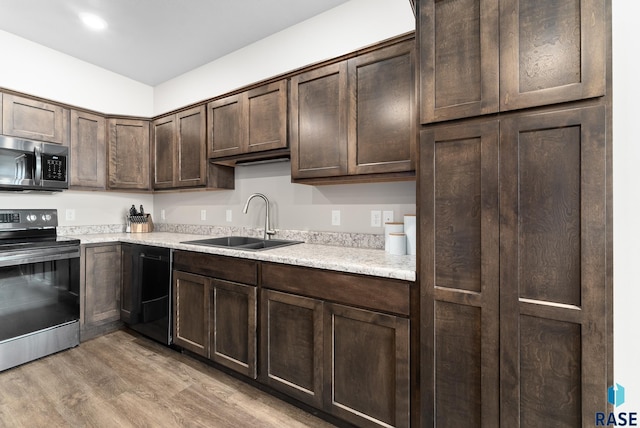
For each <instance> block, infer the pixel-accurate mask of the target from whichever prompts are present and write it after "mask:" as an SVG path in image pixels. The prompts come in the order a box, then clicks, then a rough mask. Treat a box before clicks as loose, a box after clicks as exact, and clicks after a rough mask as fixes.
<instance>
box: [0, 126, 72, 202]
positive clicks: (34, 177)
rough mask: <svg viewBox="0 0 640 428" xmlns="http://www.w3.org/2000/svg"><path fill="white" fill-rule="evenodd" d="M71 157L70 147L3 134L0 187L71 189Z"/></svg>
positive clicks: (1, 137) (8, 188) (6, 188)
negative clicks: (69, 165) (69, 176)
mask: <svg viewBox="0 0 640 428" xmlns="http://www.w3.org/2000/svg"><path fill="white" fill-rule="evenodd" d="M68 159H69V148H68V147H65V146H61V145H58V144H49V143H43V142H40V141H31V140H22V139H19V138H12V137H6V136H1V135H0V190H13V191H34V190H35V191H38V190H39V191H49V192H57V191H61V190H65V189H68V188H69V179H68V174H67V166H68Z"/></svg>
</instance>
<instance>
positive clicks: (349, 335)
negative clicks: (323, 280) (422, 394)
mask: <svg viewBox="0 0 640 428" xmlns="http://www.w3.org/2000/svg"><path fill="white" fill-rule="evenodd" d="M324 330H325V335H326V339H325V343H326V344H327V345H326V347H325V373H326V374H327V376H326V377H325V403H327V404H326V405H327V409H328V410H329V411H330V412H331V413H333V414H335V415H336V416H338V417H340V418H343V419H345V420H347V421H349V422H352V423H354V424H356V425H358V426H384V427H388V426H394V427H408V426H409V320H407V319H404V318H399V317H396V316H392V315H384V314H379V313H375V312H371V311H366V310H361V309H355V308H350V307H347V306H341V305H335V304H325V327H324Z"/></svg>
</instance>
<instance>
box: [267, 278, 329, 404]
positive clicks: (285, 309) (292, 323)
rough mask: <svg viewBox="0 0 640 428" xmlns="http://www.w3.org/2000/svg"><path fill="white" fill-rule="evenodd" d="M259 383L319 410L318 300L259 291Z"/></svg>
mask: <svg viewBox="0 0 640 428" xmlns="http://www.w3.org/2000/svg"><path fill="white" fill-rule="evenodd" d="M261 307H262V321H261V325H262V332H261V334H262V336H261V340H262V344H263V346H262V353H261V370H260V372H261V376H260V380H261V381H263V382H264V383H266V384H267V385H269V386H271V387H273V388H275V389H277V390H280V391H282V392H284V393H286V394H288V395H290V396H292V397H294V398H296V399H298V400H300V401H302V402H305V403H307V404H310V405H312V406H314V407H318V408H322V387H323V383H324V379H323V363H322V361H323V358H324V351H323V350H324V334H323V327H324V324H323V322H322V317H323V303H322V301H321V300H318V299H312V298H309V297H302V296H297V295H295V294H289V293H280V292H277V291H272V290H263V291H262V304H261Z"/></svg>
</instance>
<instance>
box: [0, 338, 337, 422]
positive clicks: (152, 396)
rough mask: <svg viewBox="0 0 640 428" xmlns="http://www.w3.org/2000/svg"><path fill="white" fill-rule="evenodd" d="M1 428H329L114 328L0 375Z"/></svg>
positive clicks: (284, 405) (260, 393)
mask: <svg viewBox="0 0 640 428" xmlns="http://www.w3.org/2000/svg"><path fill="white" fill-rule="evenodd" d="M0 426H1V427H12V428H13V427H28V428H38V427H74V428H75V427H91V428H99V427H154V428H156V427H158V428H160V427H233V428H242V427H274V428H275V427H278V428H281V427H314V428H316V427H332V426H333V425H331V424H329V423H327V422H325V421H323V420H321V419H318V418H316V417H314V416H313V415H311V414H309V413H306V412H304V411H302V410H300V409H298V408H296V407H294V406H291V405H289V404H288V403H285V402H283V401H281V400H279V399H277V398H275V397H272V396H270V395H268V394H266V393H264V392H262V391H260V390H258V389H256V388H254V387H252V386H250V385H248V384H245V383H244V382H241V381H239V380H237V379H235V378H233V377H231V376H228V375H226V374H225V373H222V372H220V371H218V370H216V369H214V368H212V367H210V366H208V365H206V364H204V363H202V362H200V361H197V360H195V359H193V358H190V357H188V356H185V355H182V354H180V353H178V352H176V351H173V350H171V349H168V348H166V347H163V346H161V345H159V344H157V343H155V342H152V341H149V340H147V339H146V338H143V337H139V336H137V335H133V334H132V333H130V332H128V331H125V330H119V331H116V332H113V333H110V334H107V335H105V336H101V337H98V338H96V339H92V340H89V341H87V342H84V343H82V344H80V346H78V347H76V348H73V349H70V350H67V351H64V352H60V353H58V354H55V355H51V356H49V357H46V358H43V359H40V360H38V361H33V362H31V363H28V364H25V365H23V366H20V367H16V368H13V369H10V370H7V371H4V372H2V373H0Z"/></svg>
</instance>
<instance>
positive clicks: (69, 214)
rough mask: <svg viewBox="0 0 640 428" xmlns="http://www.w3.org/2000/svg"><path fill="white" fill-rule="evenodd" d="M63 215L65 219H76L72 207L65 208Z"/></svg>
mask: <svg viewBox="0 0 640 428" xmlns="http://www.w3.org/2000/svg"><path fill="white" fill-rule="evenodd" d="M64 216H65V219H66V220H67V221H74V220H75V219H76V210H74V209H73V208H67V209H66V210H65V212H64Z"/></svg>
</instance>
